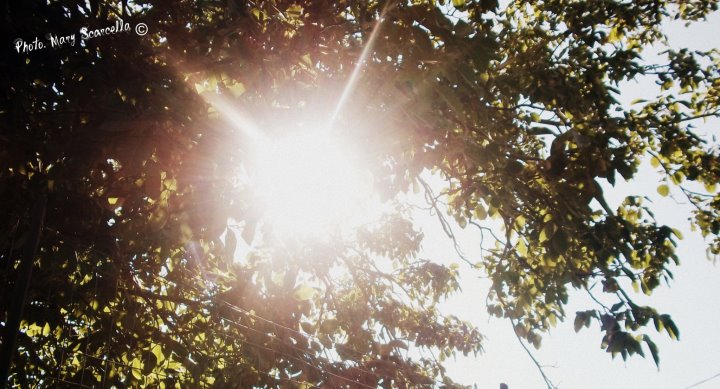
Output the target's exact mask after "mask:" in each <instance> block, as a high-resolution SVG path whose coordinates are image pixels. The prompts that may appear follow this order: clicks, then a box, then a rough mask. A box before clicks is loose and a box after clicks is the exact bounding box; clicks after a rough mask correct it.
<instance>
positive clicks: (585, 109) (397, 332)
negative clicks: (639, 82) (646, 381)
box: [0, 0, 720, 388]
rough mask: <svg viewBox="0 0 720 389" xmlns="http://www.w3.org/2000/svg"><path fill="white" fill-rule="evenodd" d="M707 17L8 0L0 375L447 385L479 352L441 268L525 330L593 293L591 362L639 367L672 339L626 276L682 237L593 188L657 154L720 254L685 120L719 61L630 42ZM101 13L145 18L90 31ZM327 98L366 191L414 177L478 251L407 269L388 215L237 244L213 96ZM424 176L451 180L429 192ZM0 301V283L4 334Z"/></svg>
mask: <svg viewBox="0 0 720 389" xmlns="http://www.w3.org/2000/svg"><path fill="white" fill-rule="evenodd" d="M716 9H717V3H716V2H711V1H700V2H686V1H673V2H668V1H659V0H644V1H636V2H614V1H600V0H593V1H586V2H573V1H565V0H549V1H531V2H512V3H510V4H508V5H507V6H505V7H503V8H500V6H499V4H498V2H496V1H485V0H481V1H453V2H452V3H451V4H448V3H446V2H444V1H411V2H397V1H354V0H353V1H350V0H347V1H340V2H336V3H328V2H323V1H316V0H300V1H282V0H272V1H250V2H241V1H235V0H228V1H222V2H221V1H201V2H191V1H178V2H173V3H170V2H167V3H163V4H152V5H151V4H149V3H146V2H142V1H127V0H123V1H121V2H108V1H97V0H94V1H90V2H80V1H68V2H63V3H59V2H44V1H28V2H15V3H10V2H4V3H3V7H2V10H3V11H2V12H3V18H4V22H3V23H2V27H0V28H2V36H3V41H4V43H3V46H2V47H3V50H5V51H6V53H5V55H3V56H2V59H1V60H0V64H1V66H2V70H3V71H2V75H1V76H0V83H1V85H2V91H3V95H2V105H0V116H1V117H2V120H0V123H1V124H0V125H1V126H2V132H1V133H0V142H2V148H0V161H2V163H1V164H0V166H2V170H0V182H1V183H2V184H1V185H0V196H1V197H2V201H1V202H0V204H2V205H1V206H0V207H1V208H0V209H1V210H0V213H2V215H3V220H4V223H2V224H1V225H0V239H2V251H1V252H0V258H2V265H3V272H2V276H3V277H2V280H3V284H4V286H7V287H6V288H4V289H5V290H11V286H12V285H15V284H17V283H18V282H19V279H20V278H19V271H18V269H19V268H20V267H19V262H20V257H19V256H18V255H17V253H18V252H19V251H20V250H22V249H23V248H24V247H26V246H27V245H30V244H32V242H30V240H32V239H29V238H28V237H29V236H30V232H29V231H30V230H31V228H30V225H31V222H32V220H31V219H32V218H31V217H30V216H29V214H30V210H31V209H32V206H33V204H35V203H37V202H39V201H44V200H43V199H47V209H46V215H45V217H44V228H43V230H42V235H41V238H40V240H39V251H38V254H37V256H36V257H35V269H34V275H33V278H32V280H31V283H30V288H29V292H28V299H27V304H25V309H24V313H23V316H22V319H23V321H22V323H21V326H20V327H21V335H20V337H19V338H18V343H17V352H16V353H15V354H14V366H13V369H12V374H11V378H10V380H11V381H10V382H11V383H12V384H13V385H19V386H22V387H26V386H31V385H40V386H50V385H54V384H58V383H65V384H70V383H72V384H84V385H88V384H89V385H92V386H102V387H107V386H111V385H116V386H128V385H139V384H144V385H159V386H163V387H166V386H171V385H174V384H179V385H181V386H212V385H217V386H221V387H224V386H231V387H249V386H257V387H279V386H283V387H285V386H288V387H291V386H292V387H294V386H299V387H312V386H328V387H342V386H350V387H377V386H382V387H388V388H389V387H425V386H427V387H430V386H435V385H438V384H439V383H442V384H444V385H446V386H448V387H452V386H453V385H454V384H453V383H452V381H451V379H450V377H447V376H446V375H445V374H444V368H443V364H442V361H443V359H444V358H446V357H448V356H450V355H452V354H453V353H457V352H462V353H464V354H470V353H477V352H479V351H481V349H482V343H481V341H482V336H481V335H480V333H479V332H478V330H477V329H476V328H475V327H474V326H472V325H471V324H469V323H465V322H462V321H461V320H459V319H457V318H455V317H452V316H444V315H442V314H441V313H440V309H439V307H438V305H439V303H440V301H442V299H443V298H444V297H445V296H447V295H448V294H450V293H454V292H457V290H458V281H457V278H458V275H459V273H460V272H461V271H463V272H469V273H471V272H478V273H479V274H485V275H487V276H489V277H490V278H491V280H492V289H491V292H490V295H489V296H487V297H488V300H487V301H488V304H487V309H488V311H489V312H490V313H491V314H493V315H495V316H498V317H504V318H507V319H508V320H510V321H512V323H513V325H514V326H515V329H516V333H517V334H518V336H520V337H522V338H524V339H525V340H527V341H528V342H530V343H532V344H533V345H535V346H539V344H540V341H541V336H542V333H544V332H546V331H547V330H548V329H549V328H550V327H551V326H552V325H554V323H555V321H556V320H564V319H565V318H568V316H569V314H568V313H567V312H565V310H564V306H565V304H566V303H567V299H568V295H569V291H570V290H572V289H578V290H587V289H588V288H589V286H590V285H592V284H594V283H601V284H602V286H603V293H604V294H606V295H607V296H604V301H605V300H607V299H614V300H615V303H614V304H606V305H604V304H602V303H600V302H598V305H597V306H591V307H588V310H586V311H582V312H577V313H576V314H575V317H574V320H575V327H576V329H578V330H579V329H580V328H582V327H583V326H588V325H589V324H590V323H591V322H592V321H597V322H598V323H600V325H601V328H602V332H603V333H602V336H603V344H604V345H606V347H607V351H608V352H610V353H612V354H613V355H615V354H621V355H622V356H623V357H624V358H625V357H627V356H628V355H632V354H644V351H643V349H644V348H645V350H649V351H650V354H651V355H652V357H653V358H654V360H655V362H656V363H658V351H657V348H656V347H655V345H654V343H653V342H652V340H651V338H650V337H649V336H648V334H647V331H646V327H648V326H649V325H650V322H652V323H653V325H654V327H655V328H656V329H657V330H658V331H664V332H667V334H668V335H669V336H671V337H673V338H677V337H678V335H679V331H678V329H677V327H676V326H675V324H674V323H673V321H672V319H671V318H670V316H668V315H666V314H661V313H659V312H657V311H656V310H655V309H653V308H652V307H648V306H641V305H638V304H636V303H635V302H634V301H633V293H632V292H630V291H628V290H627V289H628V288H629V287H630V286H632V287H636V288H637V289H638V290H641V291H642V292H643V293H645V294H650V293H651V292H652V291H653V290H654V289H655V288H657V287H659V286H660V284H661V282H662V281H663V280H667V279H669V278H672V273H671V271H670V269H669V267H670V266H671V265H672V264H673V263H675V264H677V263H678V258H677V257H676V255H675V253H674V247H675V244H676V240H677V239H679V238H680V237H679V236H678V233H677V231H676V230H674V229H673V228H672V227H671V226H662V225H658V224H657V223H656V222H655V220H654V218H653V214H652V209H651V208H650V206H649V205H648V204H647V202H646V201H644V199H643V198H641V197H638V196H632V195H630V196H628V197H627V199H626V200H625V202H624V203H623V204H622V205H621V206H620V207H618V208H617V209H613V208H612V207H611V206H610V205H609V204H608V203H607V201H606V200H605V198H604V196H603V187H607V186H608V185H614V184H615V182H616V180H618V179H620V178H621V177H622V178H623V179H625V180H632V179H633V178H634V177H635V175H636V172H637V167H638V165H639V164H640V162H641V161H642V160H643V159H644V158H652V163H653V164H654V166H656V167H657V168H658V169H660V170H661V171H662V172H663V174H664V175H665V177H666V181H667V183H666V184H663V185H661V186H660V187H659V188H658V191H659V192H660V193H661V194H663V195H667V194H668V193H669V191H670V189H671V188H673V190H675V191H679V193H682V194H683V195H684V196H686V197H687V200H688V201H690V202H691V203H692V204H693V205H694V206H695V207H696V211H695V212H694V215H693V223H694V225H695V226H696V227H697V228H698V229H699V230H700V231H701V232H702V233H703V234H704V235H706V236H711V237H712V238H713V239H714V240H713V241H712V243H711V244H710V247H709V251H710V252H712V253H714V254H718V253H719V252H720V239H719V238H718V231H719V230H720V197H718V195H717V194H716V191H715V184H716V183H717V181H718V175H719V174H720V164H719V163H718V151H717V147H716V144H713V143H712V141H709V140H708V139H705V137H703V136H702V135H699V134H698V133H696V132H695V131H694V127H693V125H694V124H696V122H697V119H701V118H706V117H717V116H718V107H719V106H720V99H719V96H720V94H719V92H720V89H719V88H720V79H719V78H718V56H717V53H716V52H714V51H713V52H707V53H702V52H690V51H687V50H680V51H672V50H668V51H665V52H664V53H663V55H664V56H665V58H666V60H665V61H664V63H657V64H655V63H649V62H647V61H645V60H643V59H642V57H641V52H642V50H643V49H645V48H647V47H648V46H650V45H657V44H662V43H663V42H664V40H665V39H664V36H663V33H662V30H661V23H662V22H663V20H666V19H669V18H680V19H683V20H687V21H688V22H692V21H694V20H698V19H702V18H703V17H704V16H705V15H707V14H708V13H709V12H711V11H714V10H716ZM118 19H122V20H123V21H124V22H126V23H129V24H130V25H132V26H135V25H137V24H138V23H145V24H146V25H147V26H149V30H150V31H149V33H148V34H147V35H138V34H135V33H133V32H132V31H129V32H128V31H118V32H113V33H108V32H107V31H106V30H104V29H105V27H106V26H110V25H112V24H113V23H115V21H116V20H118ZM82 27H86V28H87V30H85V31H99V33H98V35H101V36H98V37H95V38H92V39H87V40H80V39H79V37H78V41H77V42H76V44H75V45H70V44H69V43H68V44H65V45H63V46H61V47H58V48H53V47H46V48H44V49H36V50H33V51H27V52H23V49H24V48H21V49H16V48H17V47H18V46H16V43H17V41H16V40H15V39H17V38H20V39H22V40H23V42H32V41H33V39H34V37H40V40H43V37H45V34H48V33H53V34H58V35H61V34H72V33H78V32H79V31H80V29H81V28H82ZM103 31H105V32H103ZM78 35H79V33H78ZM48 39H49V38H48ZM44 42H48V41H44ZM46 44H49V43H46ZM365 48H367V49H366V50H364V49H365ZM354 69H359V70H357V71H356V72H355V75H353V72H354ZM640 77H650V78H653V79H655V80H656V81H657V84H658V86H659V92H658V96H657V97H656V98H655V99H652V100H649V101H640V102H637V103H636V104H634V105H632V106H630V107H627V106H625V105H622V104H620V103H619V102H618V100H617V99H618V97H619V94H620V92H619V89H618V88H619V85H620V84H621V83H623V82H624V81H627V80H632V79H636V78H640ZM348 80H355V81H348ZM358 80H359V81H358ZM348 82H350V83H351V84H352V85H354V88H353V89H352V98H351V99H347V100H345V98H344V97H343V95H342V91H343V85H347V84H348ZM327 96H332V97H333V98H335V99H337V100H340V101H341V103H342V104H344V106H346V107H347V106H349V107H350V108H349V109H345V110H343V111H342V112H341V113H340V114H339V115H338V117H337V124H338V125H339V126H342V125H343V124H348V123H355V124H357V123H361V125H355V126H347V128H348V129H349V130H347V131H348V134H347V135H348V136H349V137H350V138H351V139H353V140H354V142H355V143H356V144H357V145H358V146H359V147H362V148H363V150H364V151H365V153H366V155H368V156H369V157H368V158H367V160H366V163H367V169H368V170H369V171H371V172H372V173H373V177H374V179H375V181H376V184H377V187H378V188H379V189H381V190H382V191H383V193H384V196H385V197H386V198H388V199H393V198H395V197H396V196H397V195H398V194H399V193H402V192H405V191H408V190H409V188H411V187H412V186H413V185H415V186H418V187H419V188H420V190H421V191H426V194H427V198H428V202H429V206H430V207H433V208H435V209H436V210H440V208H441V207H440V205H439V202H440V201H443V200H446V201H447V203H448V204H447V207H448V209H449V211H450V213H451V216H452V217H453V218H454V219H455V221H456V222H457V223H458V224H459V225H460V226H462V227H464V228H465V227H467V228H478V229H479V231H480V232H482V233H484V234H485V235H486V237H487V239H492V240H494V241H496V245H495V246H494V248H492V249H490V250H488V251H487V252H486V255H485V256H484V257H483V258H462V259H464V260H465V261H466V262H468V264H469V265H468V266H466V265H465V264H463V266H462V267H460V266H457V267H456V266H453V267H446V266H443V265H439V264H437V263H435V262H433V261H430V260H424V259H419V258H418V257H417V254H418V252H419V249H420V244H421V241H422V233H421V231H419V230H417V228H416V227H415V226H413V224H412V222H411V220H410V219H409V217H408V212H407V209H405V207H403V206H402V204H397V206H396V210H395V212H393V213H391V214H388V215H386V216H385V217H384V218H383V219H382V220H381V221H380V222H379V223H378V224H377V225H375V226H373V227H372V228H371V227H362V228H358V229H357V230H356V231H355V232H354V233H353V234H352V236H351V237H350V238H348V237H347V236H336V235H333V236H332V237H331V238H332V239H329V240H327V241H316V242H313V243H312V244H303V242H301V241H298V242H294V243H293V244H280V243H278V241H277V240H273V239H268V240H267V241H266V242H265V244H264V246H263V247H261V248H258V249H257V250H255V251H254V252H253V254H252V255H251V256H250V257H248V259H247V260H246V261H240V262H238V261H233V257H234V254H235V251H236V245H237V241H238V239H245V240H248V241H250V240H252V235H253V233H254V231H255V230H256V229H258V230H259V232H258V233H263V234H264V235H266V236H272V232H271V231H267V230H265V231H263V228H265V227H263V224H262V223H260V224H258V223H257V220H258V219H259V218H262V214H258V208H257V207H256V204H255V202H254V201H255V200H254V199H253V196H252V187H248V186H247V185H243V184H242V183H237V182H235V181H236V179H235V178H236V177H237V176H238V174H239V170H240V167H241V166H246V167H249V168H251V167H252V166H250V165H249V162H248V155H249V154H251V153H252V150H251V149H250V146H249V144H250V141H249V140H248V137H247V136H246V135H245V134H243V133H242V131H240V130H238V129H237V128H236V124H237V123H236V120H235V119H236V118H233V117H231V116H228V115H227V112H223V109H222V107H228V106H229V107H231V108H232V109H236V110H242V111H244V112H246V113H249V115H250V116H252V118H253V120H254V121H255V122H256V123H258V126H259V127H261V128H273V123H283V122H285V123H286V122H287V121H282V120H280V119H278V118H292V117H295V116H298V117H302V116H303V115H305V116H307V115H308V112H311V107H317V106H318V105H322V104H325V102H326V101H327V100H326V99H327ZM338 96H340V97H338ZM218 102H222V104H225V105H222V106H219V105H218ZM425 170H432V171H434V172H436V174H439V175H440V176H441V177H443V178H444V179H445V180H446V182H447V187H446V188H444V189H443V191H442V193H439V194H438V195H435V194H434V193H433V192H432V188H430V187H429V186H428V185H426V184H425V182H424V181H423V179H422V176H421V173H422V172H423V171H425ZM694 183H699V184H704V185H705V186H706V189H707V190H706V191H705V192H703V191H700V190H697V188H696V186H693V184H694ZM440 215H442V214H440ZM441 219H442V217H441ZM442 220H444V219H442ZM493 223H500V224H501V225H502V226H503V230H502V233H499V232H498V231H496V230H493V229H491V228H490V227H489V226H490V225H492V224H493ZM238 226H242V228H240V227H238ZM588 293H590V292H589V291H588ZM16 298H18V296H17V295H13V294H9V293H4V294H3V295H2V298H1V299H0V301H1V302H2V307H3V312H7V314H6V316H5V317H6V318H5V320H3V323H7V317H8V315H10V312H9V311H10V309H9V308H8V307H9V306H10V303H11V301H12V300H13V299H16ZM570 317H571V318H572V316H570ZM6 327H7V326H6ZM10 330H12V329H10ZM643 343H645V345H643Z"/></svg>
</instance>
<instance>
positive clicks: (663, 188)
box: [657, 184, 670, 197]
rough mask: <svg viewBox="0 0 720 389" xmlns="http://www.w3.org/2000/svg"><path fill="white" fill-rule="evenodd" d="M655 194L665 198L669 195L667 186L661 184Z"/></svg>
mask: <svg viewBox="0 0 720 389" xmlns="http://www.w3.org/2000/svg"><path fill="white" fill-rule="evenodd" d="M657 192H658V193H660V196H662V197H667V196H668V195H669V194H670V188H668V186H667V185H665V184H662V185H660V186H658V187H657Z"/></svg>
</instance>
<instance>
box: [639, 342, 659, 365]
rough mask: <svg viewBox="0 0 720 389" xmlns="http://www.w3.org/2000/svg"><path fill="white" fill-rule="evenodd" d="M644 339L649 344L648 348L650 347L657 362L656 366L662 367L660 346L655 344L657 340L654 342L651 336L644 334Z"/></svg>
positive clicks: (651, 353)
mask: <svg viewBox="0 0 720 389" xmlns="http://www.w3.org/2000/svg"><path fill="white" fill-rule="evenodd" d="M643 340H644V341H645V343H646V344H647V346H648V348H649V349H650V355H652V358H653V361H654V362H655V366H657V367H660V355H658V348H657V345H655V342H653V341H652V340H651V339H650V337H649V336H647V335H643Z"/></svg>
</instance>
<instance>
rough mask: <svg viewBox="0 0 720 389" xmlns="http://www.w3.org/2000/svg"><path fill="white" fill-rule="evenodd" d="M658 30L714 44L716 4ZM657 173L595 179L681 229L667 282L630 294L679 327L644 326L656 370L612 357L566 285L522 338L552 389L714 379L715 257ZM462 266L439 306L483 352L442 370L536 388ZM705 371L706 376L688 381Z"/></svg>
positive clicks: (691, 44)
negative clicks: (534, 340)
mask: <svg viewBox="0 0 720 389" xmlns="http://www.w3.org/2000/svg"><path fill="white" fill-rule="evenodd" d="M665 31H666V33H667V35H668V37H669V41H670V45H671V47H673V48H680V47H687V48H690V49H710V48H720V41H718V37H719V36H720V13H718V12H715V13H714V14H712V15H711V16H710V17H709V18H708V21H706V22H703V23H697V24H694V25H691V26H690V27H689V28H686V27H685V26H684V23H678V22H672V23H668V24H666V26H665ZM652 51H653V50H650V51H648V52H647V57H646V58H652V57H653V56H654V53H653V52H652ZM621 94H622V95H621V102H623V103H628V102H630V101H632V100H633V99H635V98H642V97H645V98H652V97H654V96H655V90H654V89H653V87H652V84H651V83H648V82H630V83H627V84H625V85H623V86H622V88H621ZM719 122H720V121H718V120H715V121H708V122H706V123H697V124H698V126H699V130H700V131H702V132H704V133H713V134H716V133H717V125H718V124H719ZM659 180H660V176H659V175H658V174H657V173H656V172H655V169H653V168H652V167H651V166H650V164H649V163H647V162H646V163H644V164H643V165H642V167H641V169H640V171H639V173H638V175H637V176H636V179H635V180H634V181H633V182H631V183H627V182H618V183H617V184H616V186H615V187H611V186H609V185H605V187H604V193H605V194H606V196H607V197H608V203H609V204H611V205H617V204H619V203H620V202H621V201H622V199H624V197H625V196H627V195H629V194H639V195H647V196H648V197H650V198H651V199H652V201H653V204H652V205H651V208H652V209H653V210H654V211H655V213H656V218H657V220H658V222H659V223H661V224H668V225H671V226H673V227H676V228H678V229H679V230H680V231H681V232H682V234H683V237H684V239H683V240H681V241H680V242H679V245H678V249H677V253H678V256H679V258H680V266H678V267H674V268H672V269H671V270H672V271H673V273H674V274H675V279H674V280H673V281H672V282H671V283H670V286H669V287H668V286H667V285H663V286H661V287H659V288H658V289H656V291H655V292H654V293H653V294H652V295H651V296H649V297H646V296H644V295H642V294H640V295H635V296H634V298H635V299H636V302H638V303H644V304H647V305H651V306H654V307H655V308H656V309H657V310H658V311H659V312H660V313H668V314H670V315H671V316H672V318H673V320H674V321H675V323H676V324H677V325H678V327H679V328H680V341H673V340H671V339H670V338H669V337H668V336H667V334H666V333H662V334H661V333H657V332H656V331H655V329H654V328H653V327H652V326H650V328H648V329H647V331H646V333H648V334H649V335H650V336H651V337H652V338H653V340H654V341H655V343H656V344H657V345H658V347H659V349H660V367H659V369H658V368H657V367H656V366H655V364H654V363H653V361H652V358H650V356H649V355H648V357H647V358H646V359H643V358H642V357H640V356H633V357H630V358H628V360H627V361H623V360H622V358H621V357H620V356H617V357H616V358H615V359H612V358H611V355H610V354H608V353H606V352H605V351H604V350H603V349H602V348H601V347H600V342H601V339H602V333H601V332H600V328H599V325H598V324H597V323H594V324H593V325H592V326H591V327H590V328H584V329H582V330H581V331H580V332H579V333H577V334H576V333H575V331H574V329H573V320H574V313H575V312H576V311H578V310H585V309H590V308H592V307H593V306H592V305H591V303H590V302H588V301H587V299H588V298H587V297H585V296H584V295H581V294H580V293H571V297H570V301H569V304H568V306H567V307H566V312H567V314H568V317H567V318H566V321H565V322H558V325H557V327H556V328H554V329H553V330H552V331H551V332H550V333H549V334H547V335H545V337H544V339H543V343H542V347H541V348H540V350H534V349H533V348H532V346H530V349H531V350H533V354H534V356H535V357H536V359H537V360H538V361H539V362H540V364H542V365H545V366H546V367H545V368H544V370H545V373H546V374H547V375H548V377H549V378H550V379H551V380H552V382H553V383H554V384H555V385H556V386H557V387H559V388H611V387H612V388H651V387H655V388H678V389H683V388H689V387H693V388H720V358H718V355H720V351H718V350H720V331H718V327H719V324H720V268H719V267H720V262H719V263H718V264H717V265H716V264H714V263H713V262H712V261H711V260H709V259H708V258H707V256H706V253H705V249H706V247H707V243H706V242H705V241H704V240H703V238H702V237H701V236H700V234H699V233H696V232H692V231H690V223H689V221H688V216H689V215H690V206H689V205H688V204H687V203H686V202H685V203H684V202H683V201H682V200H683V198H682V195H681V194H678V196H676V197H675V198H673V196H669V197H661V196H660V195H659V194H658V193H657V191H656V188H657V186H658V185H659V184H660V182H659ZM414 218H415V221H416V222H417V223H418V225H419V226H420V227H421V228H422V229H423V232H424V233H425V241H424V244H423V252H422V254H421V255H422V256H423V257H426V258H432V259H434V260H436V261H438V262H446V263H451V262H460V261H458V259H457V257H456V256H453V255H452V253H454V248H453V246H452V243H451V242H450V241H449V239H447V237H446V236H445V235H444V233H443V231H442V228H441V227H440V225H439V223H438V222H437V219H436V217H434V216H432V215H428V214H426V213H421V212H419V211H418V212H417V213H416V214H415V215H414ZM454 232H455V234H456V235H457V237H458V240H459V242H460V246H461V248H462V250H463V251H464V253H465V254H466V255H467V256H469V257H470V258H471V259H479V258H480V252H479V249H478V241H479V232H478V231H477V230H476V229H473V228H472V227H468V228H467V229H466V230H463V229H460V228H459V227H458V226H455V227H454ZM466 267H467V266H466ZM465 270H469V269H465ZM471 273H472V272H469V271H466V272H461V274H464V275H465V276H466V277H465V278H463V279H462V280H461V285H462V288H463V291H462V292H461V293H459V294H457V295H455V296H453V297H451V298H450V299H449V300H448V301H447V302H446V303H445V305H444V307H443V310H444V311H445V312H446V313H450V314H454V315H457V316H458V317H460V318H462V319H464V320H468V321H470V322H472V323H474V324H476V325H477V326H478V328H479V329H480V331H481V332H482V333H483V334H484V335H485V336H486V339H485V343H484V350H485V351H484V353H483V354H481V355H479V356H478V357H472V356H471V357H467V358H466V357H462V356H461V357H458V358H456V359H455V360H453V361H451V362H449V363H448V373H449V375H450V376H451V377H453V378H454V379H456V380H457V381H458V382H461V383H464V384H477V386H478V388H498V387H499V384H500V383H501V382H504V383H506V384H508V385H509V388H510V389H517V388H542V387H545V383H544V381H543V379H542V377H541V375H540V373H539V372H538V370H537V367H536V366H535V365H534V363H533V362H532V360H531V359H530V357H528V355H527V354H526V352H525V351H524V350H523V348H522V347H521V346H520V344H519V343H518V340H517V338H516V337H515V335H514V331H513V329H512V326H511V324H510V322H509V321H508V320H503V319H497V318H490V317H489V315H488V314H487V311H486V309H485V304H484V301H485V296H486V295H487V291H488V283H487V282H486V281H483V280H481V279H479V278H473V276H472V275H471ZM647 354H649V353H647ZM713 377H714V378H713ZM706 379H709V380H708V381H707V382H705V383H702V384H698V383H699V382H701V381H703V380H706Z"/></svg>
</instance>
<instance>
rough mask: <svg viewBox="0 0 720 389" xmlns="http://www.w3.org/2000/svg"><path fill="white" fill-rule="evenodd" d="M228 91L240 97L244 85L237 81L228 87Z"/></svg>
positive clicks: (243, 91)
mask: <svg viewBox="0 0 720 389" xmlns="http://www.w3.org/2000/svg"><path fill="white" fill-rule="evenodd" d="M228 90H230V93H232V95H233V96H235V97H240V96H242V95H243V94H244V93H245V85H243V83H242V82H237V83H235V84H234V85H233V86H231V87H228Z"/></svg>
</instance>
